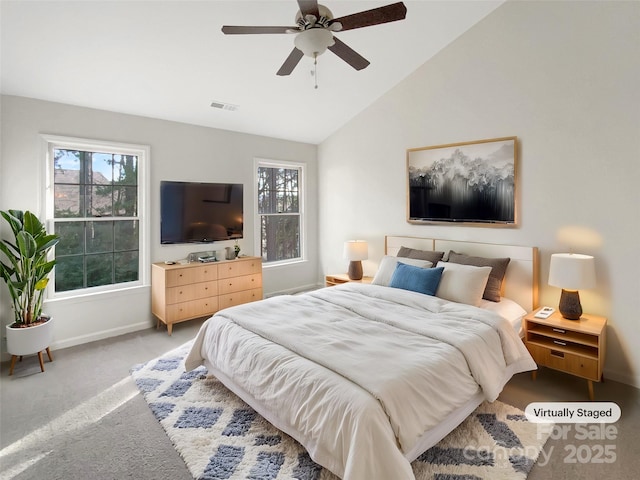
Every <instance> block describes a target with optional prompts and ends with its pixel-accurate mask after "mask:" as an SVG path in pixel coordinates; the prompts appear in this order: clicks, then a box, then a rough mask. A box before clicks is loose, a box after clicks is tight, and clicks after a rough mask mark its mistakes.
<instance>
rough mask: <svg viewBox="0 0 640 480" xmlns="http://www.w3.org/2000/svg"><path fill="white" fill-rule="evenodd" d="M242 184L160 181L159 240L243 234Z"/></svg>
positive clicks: (199, 239)
mask: <svg viewBox="0 0 640 480" xmlns="http://www.w3.org/2000/svg"><path fill="white" fill-rule="evenodd" d="M242 200H243V199H242V184H239V183H200V182H173V181H164V180H163V181H161V182H160V243H163V244H171V243H211V242H217V241H222V240H235V239H238V238H242V232H243V203H242Z"/></svg>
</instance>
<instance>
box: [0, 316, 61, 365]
mask: <svg viewBox="0 0 640 480" xmlns="http://www.w3.org/2000/svg"><path fill="white" fill-rule="evenodd" d="M52 339H53V318H49V320H48V321H47V322H44V323H42V324H40V325H35V326H33V327H27V328H11V327H10V325H7V352H8V353H10V354H11V355H18V356H19V355H31V354H32V353H38V352H41V351H42V350H45V349H46V348H47V347H48V346H49V345H51V340H52Z"/></svg>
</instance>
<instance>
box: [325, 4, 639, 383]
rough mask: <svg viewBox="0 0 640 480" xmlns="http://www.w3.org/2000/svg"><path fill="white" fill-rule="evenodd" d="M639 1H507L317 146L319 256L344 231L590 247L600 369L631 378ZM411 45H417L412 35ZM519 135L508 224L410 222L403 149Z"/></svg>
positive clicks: (379, 240) (370, 236)
mask: <svg viewBox="0 0 640 480" xmlns="http://www.w3.org/2000/svg"><path fill="white" fill-rule="evenodd" d="M639 32H640V3H638V2H623V3H619V2H508V3H506V4H504V5H503V6H501V7H500V8H498V9H497V10H496V11H495V12H493V13H492V14H491V15H489V16H488V17H487V18H486V19H484V20H483V21H482V22H480V23H479V24H477V25H476V26H475V27H473V28H472V29H471V30H469V31H468V32H467V33H465V34H464V35H462V36H461V37H460V38H458V39H457V40H456V41H455V42H453V43H452V44H451V45H449V46H448V47H447V48H446V49H444V50H443V51H442V52H441V53H440V54H438V55H437V56H436V57H434V58H433V59H432V60H431V61H429V62H427V63H426V64H424V65H423V66H422V67H420V68H419V69H418V70H417V71H416V72H415V73H414V74H413V75H411V76H410V77H409V78H407V79H406V80H404V81H403V82H401V83H400V84H399V85H398V86H397V87H395V88H394V89H392V90H391V91H390V92H388V93H387V94H386V95H384V96H383V97H382V98H380V99H379V101H377V102H375V103H374V104H373V105H371V106H370V107H369V108H368V109H367V110H366V111H364V112H363V113H362V114H360V115H359V116H357V117H356V118H355V119H353V120H352V121H351V122H350V123H349V124H348V125H347V126H345V127H344V128H342V129H340V130H339V131H338V132H337V133H336V134H334V135H333V136H332V137H330V138H329V139H328V140H326V141H325V142H323V143H322V144H321V145H320V147H319V152H318V158H319V172H320V178H319V185H320V194H321V195H320V245H321V246H322V249H321V259H320V270H321V272H324V273H335V272H344V271H346V262H345V261H344V260H343V259H342V258H341V254H342V244H343V242H344V240H347V239H353V238H361V239H366V240H368V241H369V242H370V257H369V260H367V261H366V262H364V268H365V274H373V273H374V272H375V268H376V266H377V263H378V262H379V260H380V257H381V256H382V254H383V241H384V235H385V234H403V235H413V236H425V237H436V238H451V239H458V240H476V241H484V242H493V243H513V244H520V245H533V246H537V247H539V249H540V253H541V271H540V274H541V285H540V287H541V298H540V301H541V302H542V304H548V305H553V306H555V305H557V303H558V299H559V294H560V291H559V289H557V288H552V287H549V286H547V285H546V279H547V276H548V264H549V257H550V255H551V254H552V253H555V252H564V251H567V250H569V249H573V250H574V251H576V252H581V253H586V254H592V255H594V256H595V257H596V262H597V277H598V286H597V288H596V289H594V290H590V291H582V292H580V295H581V298H582V303H583V308H584V310H585V312H590V313H594V314H600V315H604V316H607V317H608V319H609V328H608V350H607V360H606V364H605V376H609V377H611V378H613V379H617V380H620V381H623V382H626V383H630V384H634V385H636V386H640V328H638V325H639V324H638V312H639V311H640V282H639V278H640V276H639V275H638V272H639V271H640V254H639V253H638V247H639V245H638V238H640V222H639V220H640V213H639V211H638V205H640V193H639V192H640V189H638V185H639V184H640V107H639V105H640V93H639V92H640V88H639V87H640V56H639V55H638V50H639V47H640V33H639ZM418 48H419V47H418ZM504 136H517V137H518V138H519V142H520V154H521V156H520V164H519V171H518V176H519V187H520V190H519V206H520V225H519V227H518V228H514V229H505V228H478V227H464V226H433V225H432V226H422V225H410V224H408V223H407V222H406V220H405V218H406V149H408V148H415V147H423V146H429V145H441V144H447V143H455V142H462V141H471V140H478V139H488V138H496V137H504Z"/></svg>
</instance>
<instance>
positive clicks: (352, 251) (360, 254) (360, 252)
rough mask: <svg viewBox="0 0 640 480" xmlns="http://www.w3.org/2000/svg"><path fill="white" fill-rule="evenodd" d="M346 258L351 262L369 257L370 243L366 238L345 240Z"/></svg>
mask: <svg viewBox="0 0 640 480" xmlns="http://www.w3.org/2000/svg"><path fill="white" fill-rule="evenodd" d="M344 258H346V259H347V260H349V261H350V262H353V261H356V260H366V259H367V258H369V245H368V244H367V242H366V241H365V240H349V241H347V242H344Z"/></svg>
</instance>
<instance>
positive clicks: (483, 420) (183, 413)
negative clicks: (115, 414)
mask: <svg viewBox="0 0 640 480" xmlns="http://www.w3.org/2000/svg"><path fill="white" fill-rule="evenodd" d="M190 345H191V342H188V343H187V344H185V345H182V346H181V347H179V348H177V349H175V350H172V351H170V352H168V353H166V354H164V355H162V356H161V357H159V358H156V359H154V360H151V361H149V362H147V363H146V364H144V365H138V366H136V367H134V368H133V369H132V371H131V375H132V376H133V378H134V380H135V382H136V384H137V386H138V388H139V389H140V391H141V392H142V393H143V395H144V397H145V399H146V401H147V402H148V403H149V407H150V408H151V410H152V411H153V413H154V415H155V416H156V418H157V419H158V420H159V421H160V424H161V425H162V426H163V427H164V429H165V431H166V432H167V435H168V436H169V438H170V439H171V441H172V442H173V444H174V446H175V448H176V450H177V451H178V453H179V454H180V455H181V456H182V458H183V459H184V461H185V463H186V465H187V467H188V468H189V471H190V472H191V474H192V475H193V477H194V478H195V479H202V480H213V479H215V480H222V479H232V480H240V479H255V480H284V479H287V480H290V479H297V480H337V478H338V477H336V476H335V475H333V474H331V473H330V472H329V471H327V470H326V469H324V468H322V467H321V466H319V465H317V464H316V463H314V462H313V461H312V460H311V458H310V457H309V455H308V454H307V452H306V450H305V449H304V448H303V447H302V446H301V445H300V444H299V443H297V442H296V441H295V440H294V439H292V438H291V437H289V436H288V435H286V434H284V433H282V432H281V431H279V430H277V429H276V428H275V427H273V426H272V425H271V424H270V423H268V422H267V421H266V420H264V419H263V418H262V417H261V416H260V415H258V414H257V413H256V412H255V411H254V410H252V409H251V407H249V406H248V405H247V404H246V403H244V402H243V401H242V400H240V399H239V398H238V397H237V396H235V395H234V394H233V393H231V392H230V391H229V390H228V389H227V388H226V387H225V386H224V385H223V384H222V383H220V382H218V381H217V380H216V378H215V377H213V376H212V375H207V371H206V369H205V368H204V367H200V368H198V369H196V370H194V371H191V372H185V371H184V363H183V359H184V357H185V356H186V354H187V352H188V351H189V347H190ZM545 427H546V428H545ZM549 432H550V427H549V426H540V425H536V424H532V423H529V422H528V421H527V420H526V418H525V416H524V412H522V411H521V410H519V409H517V408H514V407H511V406H509V405H506V404H504V403H501V402H493V403H492V404H489V403H483V404H482V405H480V406H479V407H478V408H477V409H476V411H475V412H473V413H472V414H471V415H470V416H469V417H468V418H467V419H466V420H465V421H464V422H463V423H462V424H461V425H460V426H458V428H457V429H456V430H454V431H453V432H451V433H450V434H449V435H448V436H447V437H445V438H444V439H443V440H442V441H441V442H440V443H438V444H437V445H436V446H434V447H433V448H431V449H429V450H428V451H426V452H425V453H424V454H422V455H421V456H420V457H419V458H418V459H417V460H415V461H414V462H413V464H412V466H413V471H414V473H415V476H416V479H417V480H432V479H433V480H482V479H486V480H489V479H490V480H500V479H505V480H506V479H509V480H524V479H525V478H526V477H527V474H528V473H529V471H530V470H531V468H532V467H533V465H534V463H535V461H536V459H537V457H538V454H539V453H540V450H541V449H542V446H543V445H544V443H545V442H546V440H547V438H548V436H549ZM385 480H386V479H385Z"/></svg>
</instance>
